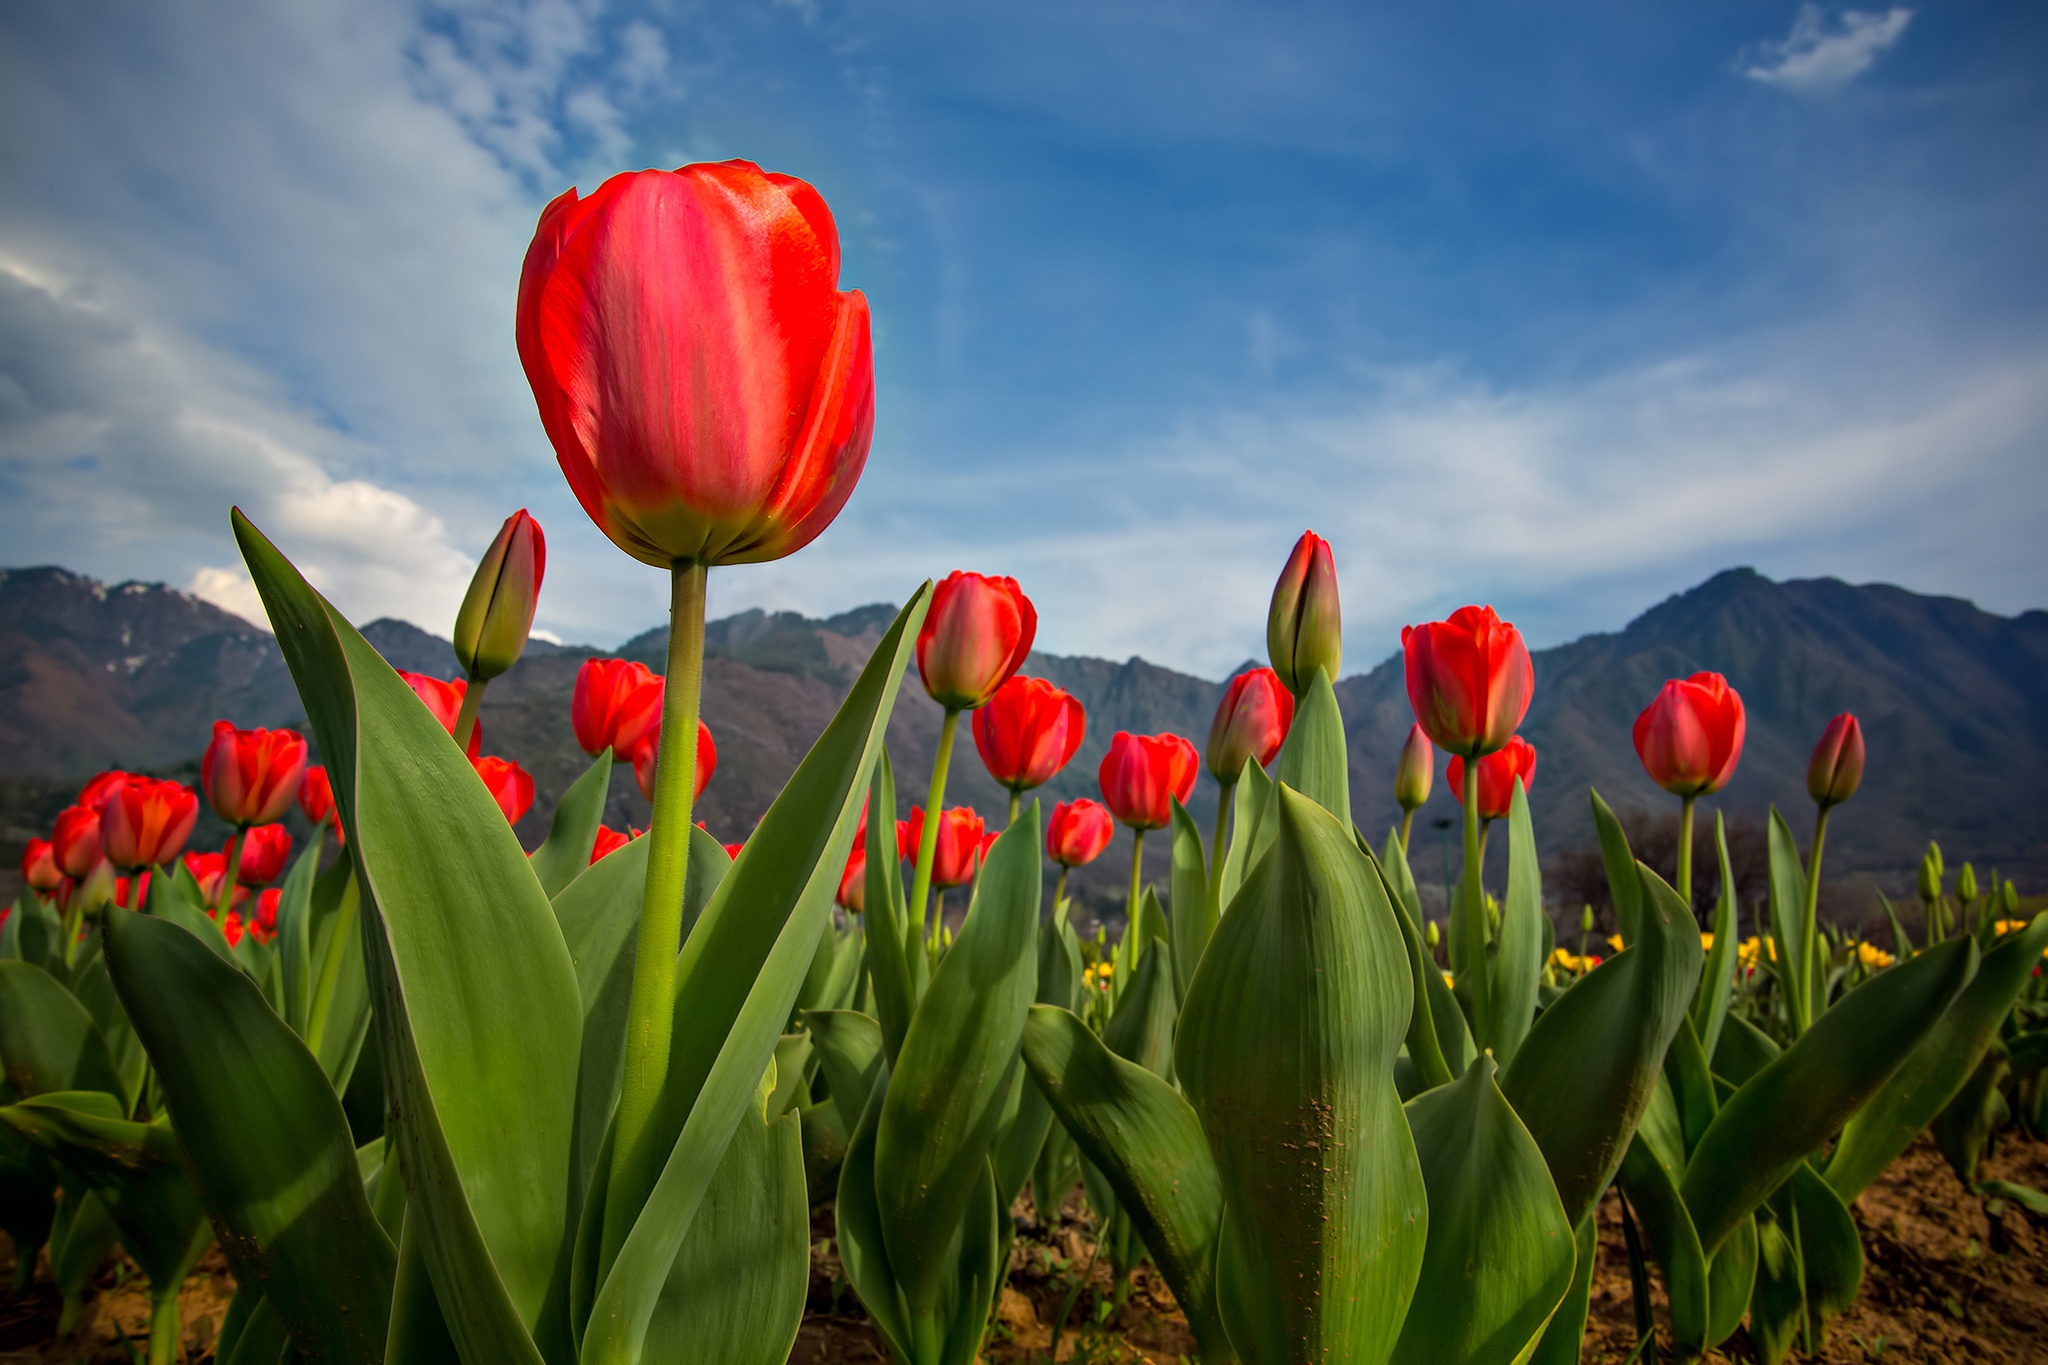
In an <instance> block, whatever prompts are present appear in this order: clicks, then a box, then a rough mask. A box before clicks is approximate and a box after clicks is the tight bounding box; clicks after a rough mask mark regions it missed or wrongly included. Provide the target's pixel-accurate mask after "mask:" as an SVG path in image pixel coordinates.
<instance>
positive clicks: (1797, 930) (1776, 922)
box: [1769, 806, 1817, 1032]
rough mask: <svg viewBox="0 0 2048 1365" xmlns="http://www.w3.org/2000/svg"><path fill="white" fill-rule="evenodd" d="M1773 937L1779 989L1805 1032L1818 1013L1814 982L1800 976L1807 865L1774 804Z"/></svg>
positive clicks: (1771, 832) (1804, 942)
mask: <svg viewBox="0 0 2048 1365" xmlns="http://www.w3.org/2000/svg"><path fill="white" fill-rule="evenodd" d="M1769 843H1770V872H1771V879H1770V885H1771V937H1772V939H1773V940H1774V941H1775V942H1776V943H1777V945H1778V960H1777V964H1776V971H1777V976H1778V986H1779V989H1781V990H1783V991H1784V992H1785V998H1786V1000H1787V1001H1789V1002H1790V1004H1791V1006H1792V1017H1793V1020H1794V1021H1795V1025H1796V1027H1797V1028H1798V1030H1799V1031H1801V1032H1804V1031H1805V1029H1806V1026H1807V1025H1808V1024H1809V1023H1811V1022H1812V1020H1813V1016H1814V1014H1815V1013H1816V1012H1817V1011H1816V1009H1815V1006H1814V1003H1813V1001H1812V1000H1811V999H1810V998H1809V997H1811V995H1812V994H1813V985H1812V983H1811V982H1808V981H1803V980H1801V979H1800V973H1799V964H1800V963H1802V962H1804V961H1806V956H1805V954H1806V865H1805V863H1803V862H1802V861H1801V860H1800V857H1799V843H1798V841H1797V840H1795V839H1794V838H1793V837H1792V827H1791V826H1790V825H1788V824H1786V823H1785V817H1784V816H1782V815H1780V814H1779V813H1778V808H1777V807H1776V806H1772V807H1771V823H1770V839H1769Z"/></svg>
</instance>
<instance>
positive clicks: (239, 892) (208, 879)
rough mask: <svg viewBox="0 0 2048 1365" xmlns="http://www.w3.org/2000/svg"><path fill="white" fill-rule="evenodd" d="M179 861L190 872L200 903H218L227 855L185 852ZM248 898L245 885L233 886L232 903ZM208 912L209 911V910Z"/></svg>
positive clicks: (226, 872) (225, 870) (226, 865)
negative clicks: (196, 886)
mask: <svg viewBox="0 0 2048 1365" xmlns="http://www.w3.org/2000/svg"><path fill="white" fill-rule="evenodd" d="M179 861H180V862H182V863H184V864H185V870H186V871H187V872H190V873H191V874H192V880H193V882H195V883H196V884H197V885H198V887H199V900H200V903H201V904H202V905H206V906H213V905H217V904H219V903H220V884H221V881H222V879H224V878H225V877H226V876H227V875H228V855H227V854H225V853H187V854H185V855H184V857H182V858H180V859H179ZM248 898H249V890H248V888H247V887H244V886H237V887H236V888H235V896H234V904H236V905H240V904H241V903H242V902H243V901H245V900H247V899H248ZM209 913H211V912H210V911H209Z"/></svg>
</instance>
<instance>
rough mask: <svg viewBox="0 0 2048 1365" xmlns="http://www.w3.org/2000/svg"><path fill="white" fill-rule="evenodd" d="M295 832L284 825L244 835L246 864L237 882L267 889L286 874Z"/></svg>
mask: <svg viewBox="0 0 2048 1365" xmlns="http://www.w3.org/2000/svg"><path fill="white" fill-rule="evenodd" d="M291 851H292V836H291V832H290V831H289V830H287V829H286V828H285V827H284V826H283V825H257V826H255V827H254V828H252V829H248V830H244V831H243V832H242V861H241V866H240V867H238V868H237V869H236V870H235V880H236V881H238V882H240V883H241V884H242V885H243V886H267V885H269V884H270V883H271V882H273V881H276V880H277V875H278V874H279V873H280V872H283V871H284V864H285V859H287V858H289V857H290V856H291Z"/></svg>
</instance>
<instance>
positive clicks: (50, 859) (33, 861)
mask: <svg viewBox="0 0 2048 1365" xmlns="http://www.w3.org/2000/svg"><path fill="white" fill-rule="evenodd" d="M21 879H22V880H23V881H25V882H27V883H28V884H29V885H30V886H32V887H34V888H35V889H36V890H38V891H55V890H56V889H57V888H58V887H60V886H62V885H63V884H64V869H63V868H61V867H58V866H57V848H56V845H54V844H52V843H51V842H50V841H49V840H48V839H31V840H29V841H28V847H27V848H25V849H23V850H22V852H21Z"/></svg>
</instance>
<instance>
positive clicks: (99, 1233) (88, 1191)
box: [50, 1174, 121, 1308]
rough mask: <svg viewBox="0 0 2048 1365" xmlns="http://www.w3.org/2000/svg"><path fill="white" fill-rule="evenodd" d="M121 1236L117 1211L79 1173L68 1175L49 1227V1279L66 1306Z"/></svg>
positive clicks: (104, 1259)
mask: <svg viewBox="0 0 2048 1365" xmlns="http://www.w3.org/2000/svg"><path fill="white" fill-rule="evenodd" d="M74 1182H75V1186H74ZM120 1236H121V1232H120V1229H119V1228H117V1227H115V1226H114V1215H113V1214H111V1213H109V1212H107V1206H106V1205H105V1204H104V1203H102V1202H101V1201H100V1197H99V1195H98V1193H96V1192H95V1191H94V1190H93V1189H92V1188H91V1187H90V1186H89V1185H86V1184H85V1183H84V1181H83V1180H82V1179H81V1178H80V1177H79V1176H77V1175H75V1174H74V1175H70V1176H67V1177H66V1180H65V1191H64V1199H63V1202H61V1203H60V1204H58V1206H57V1220H56V1222H55V1223H54V1224H53V1225H52V1226H51V1228H50V1282H51V1283H52V1284H54V1285H56V1286H57V1290H58V1292H59V1293H61V1294H62V1295H63V1296H64V1300H65V1305H66V1307H67V1308H69V1307H70V1306H71V1305H73V1304H75V1303H77V1302H78V1300H79V1297H80V1296H81V1295H82V1294H83V1293H84V1292H85V1287H86V1285H87V1284H88V1283H89V1282H90V1281H91V1280H92V1277H93V1276H94V1275H96V1274H97V1273H98V1272H99V1268H100V1267H101V1266H102V1265H104V1264H105V1263H106V1259H107V1253H109V1252H111V1251H112V1250H113V1249H114V1243H115V1242H117V1241H119V1240H120Z"/></svg>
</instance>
